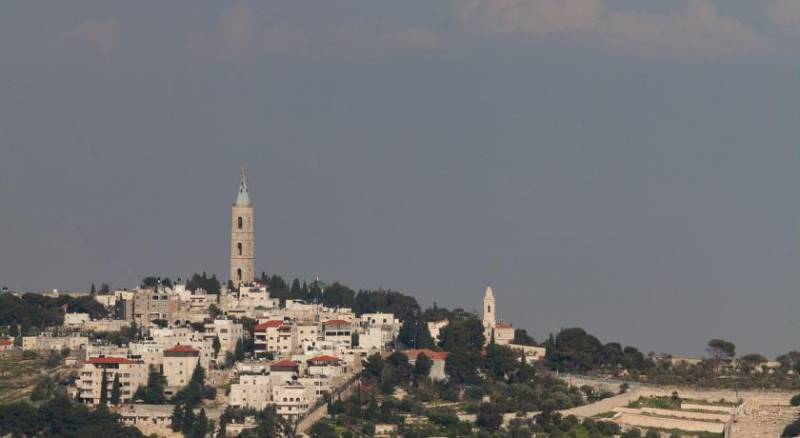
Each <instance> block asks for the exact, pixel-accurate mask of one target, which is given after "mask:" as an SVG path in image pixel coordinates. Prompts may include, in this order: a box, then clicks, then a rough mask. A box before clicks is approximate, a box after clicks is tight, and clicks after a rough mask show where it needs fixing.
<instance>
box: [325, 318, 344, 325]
mask: <svg viewBox="0 0 800 438" xmlns="http://www.w3.org/2000/svg"><path fill="white" fill-rule="evenodd" d="M323 324H325V325H350V322H349V321H345V320H343V319H331V320H328V321H325V322H324V323H323Z"/></svg>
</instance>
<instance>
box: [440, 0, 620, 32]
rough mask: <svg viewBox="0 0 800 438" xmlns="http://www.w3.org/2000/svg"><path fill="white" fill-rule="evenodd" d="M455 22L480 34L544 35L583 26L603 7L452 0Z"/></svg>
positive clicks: (585, 1) (551, 0) (590, 1)
mask: <svg viewBox="0 0 800 438" xmlns="http://www.w3.org/2000/svg"><path fill="white" fill-rule="evenodd" d="M452 4H453V11H454V12H455V15H456V18H457V19H458V21H459V22H460V23H461V24H462V25H464V26H466V28H467V29H469V30H471V31H476V32H478V33H480V34H483V35H489V36H496V35H502V34H531V35H547V34H550V33H554V32H560V31H567V30H576V29H585V28H587V27H591V26H593V25H594V24H595V22H596V20H597V19H598V18H600V17H601V15H602V14H603V11H604V9H605V7H604V5H603V3H602V1H601V0H453V3H452Z"/></svg>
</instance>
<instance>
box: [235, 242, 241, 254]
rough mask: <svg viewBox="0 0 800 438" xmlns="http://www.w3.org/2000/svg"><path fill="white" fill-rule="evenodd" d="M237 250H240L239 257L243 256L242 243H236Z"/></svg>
mask: <svg viewBox="0 0 800 438" xmlns="http://www.w3.org/2000/svg"><path fill="white" fill-rule="evenodd" d="M236 248H237V249H239V255H242V242H238V243H236Z"/></svg>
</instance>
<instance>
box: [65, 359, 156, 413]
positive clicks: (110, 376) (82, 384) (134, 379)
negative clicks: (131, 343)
mask: <svg viewBox="0 0 800 438" xmlns="http://www.w3.org/2000/svg"><path fill="white" fill-rule="evenodd" d="M103 373H105V374H106V383H107V386H106V388H105V390H106V395H107V396H108V400H109V401H110V400H111V391H112V389H113V382H114V378H115V376H116V375H119V382H120V400H121V402H122V403H129V402H131V401H132V400H133V394H134V393H135V392H136V389H137V388H139V386H144V385H147V374H148V368H147V365H145V364H144V363H142V362H135V361H132V360H129V359H124V358H116V357H106V358H95V359H90V360H88V361H87V362H86V363H85V364H84V365H83V368H81V371H80V374H79V378H80V380H79V381H78V391H79V395H78V397H79V399H80V401H81V402H82V403H86V404H90V405H94V404H98V403H100V394H101V386H102V381H103Z"/></svg>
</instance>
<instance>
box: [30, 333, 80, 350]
mask: <svg viewBox="0 0 800 438" xmlns="http://www.w3.org/2000/svg"><path fill="white" fill-rule="evenodd" d="M88 346H89V338H87V337H86V336H23V337H22V349H23V350H63V349H65V348H69V349H70V350H78V349H85V348H87V347H88Z"/></svg>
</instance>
